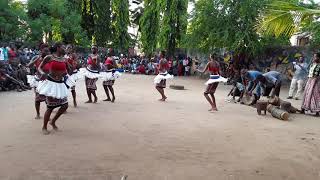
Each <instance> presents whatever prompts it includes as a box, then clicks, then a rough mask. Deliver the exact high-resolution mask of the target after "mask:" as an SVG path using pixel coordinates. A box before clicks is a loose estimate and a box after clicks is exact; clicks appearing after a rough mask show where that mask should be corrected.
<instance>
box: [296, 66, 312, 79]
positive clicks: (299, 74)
mask: <svg viewBox="0 0 320 180" xmlns="http://www.w3.org/2000/svg"><path fill="white" fill-rule="evenodd" d="M293 68H294V69H295V72H294V75H293V79H297V80H303V79H305V78H306V77H307V75H308V64H307V63H295V64H294V66H293Z"/></svg>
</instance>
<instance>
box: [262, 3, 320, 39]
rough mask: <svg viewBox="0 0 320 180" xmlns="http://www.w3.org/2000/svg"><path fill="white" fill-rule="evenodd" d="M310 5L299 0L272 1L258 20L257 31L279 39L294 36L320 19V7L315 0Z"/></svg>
mask: <svg viewBox="0 0 320 180" xmlns="http://www.w3.org/2000/svg"><path fill="white" fill-rule="evenodd" d="M309 2H310V3H309V4H305V3H302V2H300V1H298V0H287V1H283V0H272V1H271V3H270V4H268V5H267V6H266V8H265V9H264V11H263V12H262V14H261V16H260V18H259V19H258V25H257V30H258V32H260V33H263V34H267V35H275V36H277V37H279V36H281V35H284V36H289V37H290V36H292V35H293V34H294V33H296V32H299V31H301V29H302V28H303V27H307V26H308V25H310V24H311V23H313V22H315V21H316V20H317V19H318V18H319V17H320V9H319V8H320V6H319V5H317V4H316V3H314V1H313V0H310V1H309Z"/></svg>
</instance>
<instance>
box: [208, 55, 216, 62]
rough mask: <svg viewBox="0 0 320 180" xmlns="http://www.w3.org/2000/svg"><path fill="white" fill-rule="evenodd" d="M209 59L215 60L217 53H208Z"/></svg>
mask: <svg viewBox="0 0 320 180" xmlns="http://www.w3.org/2000/svg"><path fill="white" fill-rule="evenodd" d="M209 58H210V61H216V60H217V54H216V53H213V54H210V57H209Z"/></svg>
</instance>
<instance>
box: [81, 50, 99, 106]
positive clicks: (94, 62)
mask: <svg viewBox="0 0 320 180" xmlns="http://www.w3.org/2000/svg"><path fill="white" fill-rule="evenodd" d="M91 52H92V54H90V55H89V57H88V60H87V67H86V68H81V69H80V72H81V74H83V75H84V76H85V83H86V89H87V95H88V99H89V100H88V101H87V102H86V103H92V102H94V103H96V102H97V101H98V97H97V95H96V90H97V81H98V79H99V78H101V77H102V76H101V74H100V61H101V60H100V57H99V55H98V48H97V46H92V48H91ZM91 95H93V97H94V101H92V97H91Z"/></svg>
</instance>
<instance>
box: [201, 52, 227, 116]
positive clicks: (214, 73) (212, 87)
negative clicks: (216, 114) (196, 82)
mask: <svg viewBox="0 0 320 180" xmlns="http://www.w3.org/2000/svg"><path fill="white" fill-rule="evenodd" d="M216 58H217V57H216V55H215V54H211V55H210V56H209V59H210V61H209V62H208V63H207V65H206V67H205V68H204V70H203V71H200V70H198V71H199V72H200V73H205V72H206V71H208V72H209V73H210V79H209V80H208V81H207V82H206V85H207V88H206V90H205V92H204V93H203V94H204V97H205V98H206V99H207V101H208V102H209V104H210V105H211V108H210V109H209V111H218V108H217V105H216V98H215V96H214V93H215V92H216V89H217V87H218V85H219V82H227V81H228V79H226V78H224V77H222V76H220V74H221V72H220V65H219V62H218V61H217V59H216ZM209 95H210V96H211V98H210V96H209Z"/></svg>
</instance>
